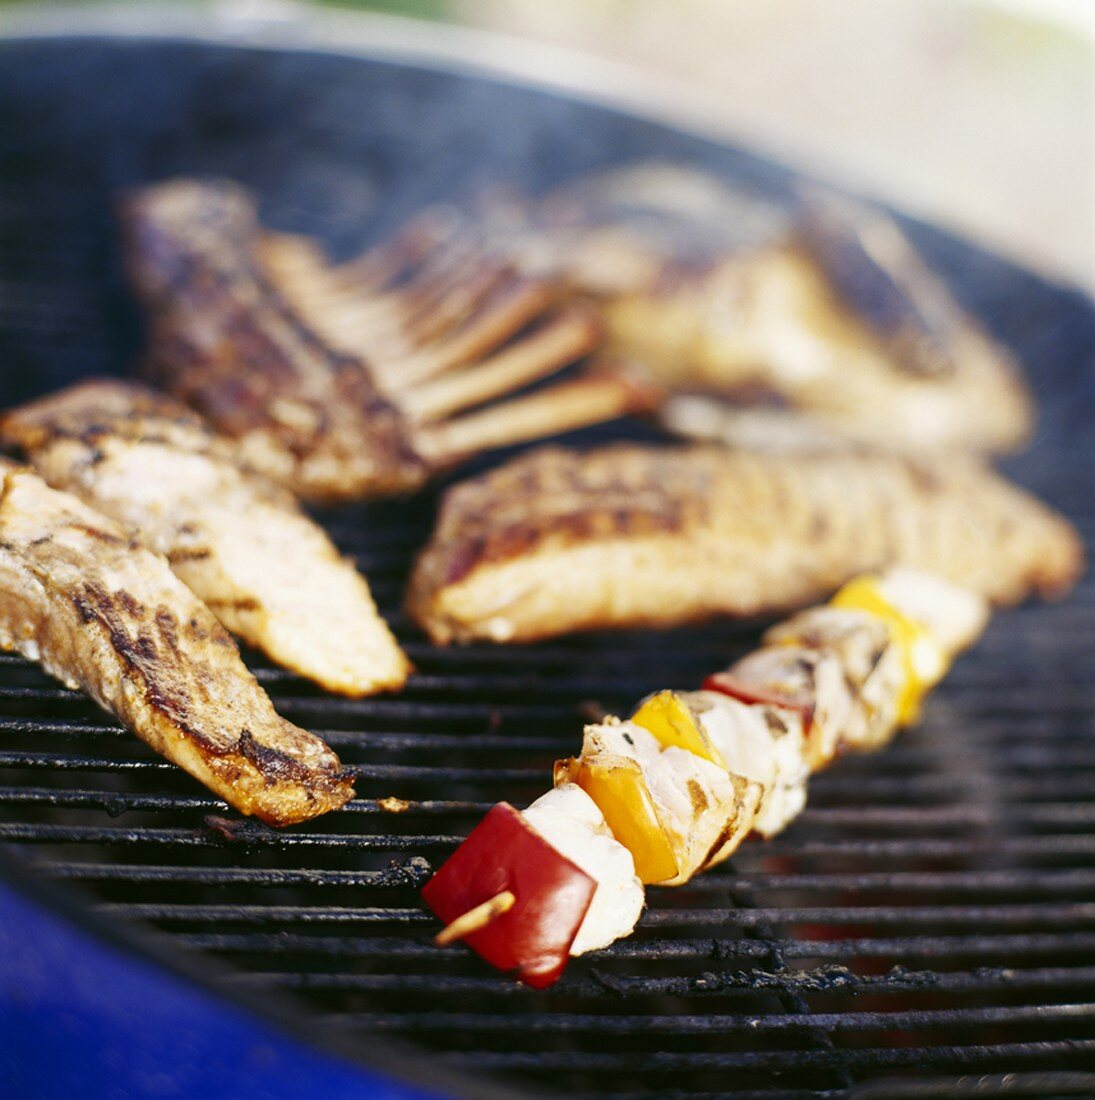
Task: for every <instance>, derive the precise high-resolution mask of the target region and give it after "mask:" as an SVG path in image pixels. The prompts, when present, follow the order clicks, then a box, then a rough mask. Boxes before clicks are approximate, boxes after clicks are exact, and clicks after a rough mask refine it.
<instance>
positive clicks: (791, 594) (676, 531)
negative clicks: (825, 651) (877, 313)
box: [408, 445, 1083, 643]
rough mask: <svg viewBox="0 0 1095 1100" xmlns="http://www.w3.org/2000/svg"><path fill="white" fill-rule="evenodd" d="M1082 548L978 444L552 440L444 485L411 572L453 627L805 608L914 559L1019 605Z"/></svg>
mask: <svg viewBox="0 0 1095 1100" xmlns="http://www.w3.org/2000/svg"><path fill="white" fill-rule="evenodd" d="M1082 562H1083V550H1082V545H1081V543H1080V540H1079V537H1078V535H1077V534H1076V532H1075V531H1074V530H1073V529H1072V527H1071V526H1070V525H1069V523H1068V522H1067V521H1066V520H1064V519H1063V518H1062V517H1060V516H1058V515H1056V514H1055V513H1054V512H1052V511H1051V510H1050V509H1049V508H1047V507H1045V506H1044V505H1043V504H1041V503H1040V502H1039V501H1037V500H1035V499H1034V498H1033V497H1031V496H1030V495H1029V494H1027V493H1025V492H1024V491H1022V490H1021V489H1019V488H1017V487H1015V486H1013V485H1011V484H1009V483H1008V482H1007V481H1005V480H1004V479H1003V478H1001V477H1000V476H998V475H997V474H995V473H994V472H993V471H991V470H990V469H989V468H987V467H986V466H984V465H982V464H980V463H979V462H977V461H975V460H973V459H948V460H947V461H928V460H917V459H913V458H910V457H905V456H901V455H898V454H894V453H888V452H863V453H853V452H848V451H845V452H838V451H833V452H827V453H819V454H814V455H801V454H792V455H778V454H757V453H750V452H743V451H742V452H738V451H730V450H727V449H722V448H714V447H691V448H655V447H643V446H635V445H617V446H612V447H607V448H604V449H601V450H597V451H593V452H590V453H586V454H579V453H577V452H574V451H569V450H563V449H558V448H541V449H539V450H536V451H533V452H530V453H528V454H526V455H523V456H521V457H520V458H518V459H516V460H514V461H512V462H509V463H507V464H505V465H504V466H501V467H499V468H497V469H495V470H492V471H490V472H488V473H486V474H484V475H482V476H480V477H476V478H473V479H472V480H470V481H467V482H464V483H463V484H460V485H457V486H455V487H454V488H453V489H451V490H449V492H448V493H447V494H446V496H445V498H444V501H443V503H442V506H441V511H440V515H439V518H438V522H437V525H436V528H435V530H434V533H433V536H432V538H431V541H430V543H429V545H428V546H427V547H426V548H425V550H424V551H423V553H422V554H421V556H420V558H419V560H418V562H417V565H416V568H415V571H414V574H413V577H412V580H411V584H410V588H409V594H408V607H409V609H410V611H411V614H412V615H413V616H414V618H415V619H416V620H417V621H418V622H419V623H420V624H421V625H422V626H423V628H424V629H425V630H426V631H427V632H428V633H429V635H430V637H431V638H433V639H434V640H435V641H437V642H440V643H447V642H452V641H468V640H471V639H476V638H487V639H492V640H494V641H512V640H522V641H524V640H530V639H536V638H544V637H548V636H551V635H556V634H562V633H565V632H568V631H574V630H586V629H594V628H602V627H638V626H670V625H673V624H677V623H684V622H689V621H692V620H696V619H702V618H707V617H710V616H715V615H742V616H748V615H759V614H766V613H769V612H776V611H783V610H787V609H790V608H797V607H800V606H803V605H805V604H807V603H810V602H811V601H813V600H816V599H817V598H819V597H821V596H824V595H825V594H827V593H829V592H831V591H833V590H834V589H836V588H837V587H838V586H839V585H840V584H842V583H843V582H844V581H846V580H847V579H848V578H849V577H851V576H853V575H854V574H857V573H862V572H866V571H869V570H873V569H878V568H881V567H884V566H889V565H893V564H904V565H909V566H913V567H916V568H919V569H924V570H928V571H932V572H935V573H938V574H939V575H940V576H942V577H944V578H946V579H947V580H950V581H952V582H953V583H955V584H959V585H962V586H964V587H967V588H969V589H971V590H973V591H975V592H978V593H981V594H982V595H984V596H986V597H989V598H991V599H992V600H993V601H994V602H996V603H998V604H1010V603H1014V602H1017V601H1019V600H1022V599H1023V598H1025V597H1026V596H1028V595H1030V594H1032V593H1036V592H1037V593H1042V594H1044V595H1056V594H1060V593H1062V592H1065V591H1066V590H1067V589H1068V588H1069V587H1070V586H1071V585H1072V584H1073V583H1074V582H1075V580H1076V578H1077V576H1078V574H1079V572H1080V570H1081V568H1082Z"/></svg>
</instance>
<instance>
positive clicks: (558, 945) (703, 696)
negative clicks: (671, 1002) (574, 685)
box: [422, 568, 989, 988]
mask: <svg viewBox="0 0 1095 1100" xmlns="http://www.w3.org/2000/svg"><path fill="white" fill-rule="evenodd" d="M988 615H989V605H988V603H987V602H986V601H985V600H984V599H983V598H982V597H981V596H979V595H977V594H976V593H973V592H970V591H968V590H965V589H962V588H959V587H957V586H955V585H952V584H950V583H948V582H946V581H944V580H941V579H940V578H938V577H935V576H933V575H931V574H927V573H921V572H917V571H914V570H910V569H905V568H895V569H891V570H889V571H887V572H885V573H883V574H880V575H861V576H859V577H857V578H854V579H853V580H851V581H850V582H849V583H848V584H846V585H845V586H844V587H843V588H841V589H840V590H839V591H838V592H837V593H836V595H835V596H834V597H833V598H832V599H831V600H830V601H829V603H828V604H825V605H822V606H817V607H814V608H811V609H809V610H806V611H803V612H801V613H799V614H796V615H794V616H793V617H791V618H789V619H787V620H786V621H784V622H781V623H779V624H778V625H776V626H773V627H772V628H771V629H770V630H768V631H767V632H766V634H765V635H764V638H763V640H762V641H763V644H762V646H761V647H760V648H759V649H757V650H755V651H754V652H752V653H750V654H748V655H746V656H745V657H743V658H742V659H741V660H739V661H738V662H736V663H735V664H734V665H732V666H731V667H730V668H729V669H727V670H725V671H722V672H717V673H715V674H713V675H711V676H708V677H707V679H706V680H705V681H704V683H703V687H702V690H700V691H690V692H676V691H661V692H658V693H656V694H655V695H652V696H650V697H649V698H647V699H645V700H644V701H643V702H642V703H640V705H639V706H638V708H637V709H636V710H635V712H634V713H633V714H632V715H631V717H630V718H629V719H627V720H626V721H622V720H620V719H619V718H616V717H608V718H606V719H605V720H604V721H602V722H599V723H597V724H594V725H590V726H587V727H586V729H585V736H584V740H583V743H582V750H581V753H580V754H579V755H578V756H577V757H572V758H570V759H567V760H562V761H559V762H557V763H556V766H555V775H554V780H555V787H554V789H553V790H552V791H550V792H549V793H548V794H546V795H544V796H542V797H541V798H539V799H537V800H536V801H535V802H534V803H533V804H532V805H531V806H530V807H529V808H528V809H527V810H525V811H524V812H523V813H522V812H521V811H518V810H517V809H515V808H514V807H513V806H511V805H509V804H508V803H504V802H503V803H499V804H498V805H496V806H495V807H494V808H493V809H492V810H491V811H490V812H489V813H488V814H487V816H486V818H484V820H483V821H482V822H481V823H480V824H479V825H478V826H477V827H476V828H475V829H474V830H473V831H472V832H471V834H470V835H469V836H468V838H467V840H465V841H464V843H463V844H461V845H460V847H459V848H457V850H456V851H455V853H454V854H453V855H452V856H451V857H450V858H449V859H448V860H447V861H446V862H445V863H444V864H443V865H442V866H441V867H440V868H439V869H438V871H437V873H436V874H435V875H434V877H433V878H432V879H431V880H430V881H429V882H428V883H427V884H426V887H425V888H424V890H423V892H422V896H423V899H424V900H425V902H426V904H427V905H428V906H429V907H430V908H431V909H432V910H433V911H434V913H436V914H437V916H438V917H440V918H441V919H442V920H443V921H445V923H446V928H445V929H444V930H443V931H442V933H440V935H439V936H438V941H437V942H438V943H440V944H446V943H451V942H455V941H456V940H458V939H459V940H463V941H464V942H465V943H467V945H468V946H469V947H471V948H472V949H473V950H474V951H476V952H477V953H478V954H479V955H481V956H482V957H483V958H484V959H486V960H487V961H488V962H490V963H491V964H493V965H494V966H496V967H498V968H499V969H501V970H504V971H507V972H512V973H513V974H514V975H515V976H516V977H517V978H518V979H519V980H520V981H522V982H525V983H526V984H528V985H530V986H533V987H535V988H541V987H544V986H547V985H550V984H552V983H553V982H554V981H556V980H557V979H558V978H559V976H560V975H561V974H562V972H563V969H564V968H565V966H566V963H567V960H568V958H569V957H570V956H575V955H581V954H584V953H585V952H587V951H590V950H595V949H597V948H600V947H604V946H607V945H608V944H609V943H611V942H613V941H614V940H616V939H619V938H621V937H623V936H626V935H629V934H630V933H631V931H632V930H633V929H634V927H635V925H636V923H637V921H638V919H639V916H640V913H641V909H642V904H643V886H645V885H660V886H676V885H681V884H683V883H686V882H688V881H689V879H691V878H692V876H694V875H696V874H698V873H699V872H701V871H704V870H707V869H708V868H710V867H713V866H715V865H716V864H718V863H721V862H722V861H723V860H725V859H727V858H728V857H729V856H730V855H732V854H733V852H734V851H736V850H737V848H738V847H739V846H740V844H741V843H742V841H743V840H744V839H745V838H746V837H747V836H749V835H751V834H757V835H759V836H761V837H764V838H768V837H771V836H773V835H775V834H776V833H778V832H779V831H780V830H782V829H783V828H785V827H786V826H787V825H788V824H789V823H790V822H791V821H792V820H793V819H794V817H795V816H797V814H798V813H799V812H800V811H801V810H802V808H803V806H804V805H805V804H806V788H807V780H808V778H809V776H810V774H811V773H813V772H816V771H819V770H821V769H822V768H825V767H827V766H828V765H829V764H830V763H831V762H832V761H833V760H834V759H836V758H837V757H839V756H841V755H843V754H845V753H849V752H857V751H866V750H871V749H876V748H879V747H881V746H882V745H884V744H885V743H886V742H888V741H889V740H890V739H891V738H892V737H893V736H894V734H895V733H896V732H897V730H898V729H900V728H901V727H903V726H907V725H909V724H911V723H913V722H915V721H916V719H917V716H918V714H919V708H920V704H921V701H922V700H923V698H924V696H925V695H926V694H927V693H928V692H929V691H930V690H931V689H932V688H933V687H934V686H935V685H936V684H937V683H938V682H939V681H940V680H941V679H942V678H943V676H944V675H945V674H946V672H947V670H948V669H949V667H950V665H951V662H952V661H953V660H954V658H955V657H956V656H957V655H958V654H959V653H960V652H962V651H963V650H964V649H966V648H967V647H968V646H970V645H972V644H973V642H974V641H976V639H977V638H978V637H979V636H980V634H981V632H982V631H983V629H984V627H985V625H986V623H987V621H988Z"/></svg>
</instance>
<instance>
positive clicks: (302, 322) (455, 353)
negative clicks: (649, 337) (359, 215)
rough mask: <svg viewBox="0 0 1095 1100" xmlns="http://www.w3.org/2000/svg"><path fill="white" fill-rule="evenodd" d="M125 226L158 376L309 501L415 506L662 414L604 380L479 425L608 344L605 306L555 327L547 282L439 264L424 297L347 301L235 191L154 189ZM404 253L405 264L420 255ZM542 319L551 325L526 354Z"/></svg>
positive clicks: (389, 294)
mask: <svg viewBox="0 0 1095 1100" xmlns="http://www.w3.org/2000/svg"><path fill="white" fill-rule="evenodd" d="M124 225H125V229H126V242H127V255H128V260H129V268H130V272H131V275H132V278H133V281H134V283H135V285H136V287H137V289H138V291H139V292H140V295H141V297H142V298H143V300H144V302H145V304H146V306H147V307H148V311H149V328H150V348H149V356H148V370H149V373H150V377H151V378H152V380H154V381H155V382H156V383H157V384H159V385H160V386H162V387H163V388H165V389H167V390H169V391H170V392H172V393H174V394H175V395H177V396H179V397H181V398H182V399H183V400H185V401H186V402H187V403H188V404H190V405H191V406H193V407H194V408H195V409H197V411H198V412H200V413H202V414H203V415H204V416H205V417H206V418H207V419H208V420H209V421H210V422H211V424H212V425H213V426H214V427H215V428H216V429H217V430H218V431H220V432H222V433H223V434H225V435H227V436H230V437H231V438H233V439H234V440H236V441H237V443H238V444H239V447H240V450H241V454H242V456H243V459H244V460H245V461H246V462H247V463H248V464H249V465H251V466H253V467H255V468H256V469H258V470H261V471H262V472H264V473H266V474H268V475H269V476H271V477H273V478H274V479H275V480H278V481H280V482H282V483H284V484H286V485H287V486H288V487H289V488H291V489H293V490H294V491H295V492H297V493H298V494H299V495H300V496H303V497H305V498H308V499H318V500H331V501H334V500H348V499H355V498H360V497H367V496H376V495H383V494H388V493H397V492H404V491H408V490H410V489H414V488H416V487H417V486H419V485H421V484H422V483H423V482H424V481H425V480H426V478H427V477H428V476H429V475H430V474H431V473H432V472H433V471H434V470H437V469H439V468H444V467H446V466H449V465H452V464H454V463H456V462H459V461H460V460H462V459H463V458H466V457H467V456H468V455H469V454H474V453H476V452H478V451H481V450H484V449H487V448H489V447H496V446H502V445H505V444H508V443H515V442H520V441H523V440H526V439H536V438H540V437H542V436H544V435H549V434H551V433H553V432H556V431H561V430H565V429H568V428H572V427H579V426H582V425H584V424H589V423H594V422H598V421H600V420H604V419H610V418H611V417H614V416H619V415H622V414H623V413H625V412H627V411H630V410H632V409H635V408H639V407H646V406H648V405H649V403H650V396H649V393H648V392H647V391H645V390H643V389H642V388H639V387H636V386H634V385H633V384H630V383H629V382H628V381H627V380H626V379H625V378H623V377H620V376H617V375H614V374H611V373H605V374H602V375H599V376H588V377H585V378H582V379H580V380H578V381H575V382H571V383H569V384H565V385H562V386H558V387H554V388H548V389H547V390H544V391H542V392H540V393H536V394H533V395H532V396H527V397H524V398H519V399H517V400H516V401H514V402H502V403H500V404H496V405H492V406H490V407H488V408H486V409H482V410H479V411H469V410H473V409H474V408H475V407H476V406H479V405H482V404H484V403H485V402H490V401H492V400H493V399H495V398H498V397H501V396H503V395H506V394H509V393H512V392H513V391H515V390H517V389H519V388H521V387H523V386H526V385H528V384H529V383H532V382H534V381H537V380H538V379H541V378H544V377H545V376H547V375H550V374H552V373H554V372H555V371H557V370H559V369H561V368H562V367H564V366H566V365H567V364H569V363H571V362H573V361H575V360H576V359H578V358H580V357H581V356H583V355H584V354H586V353H587V352H588V351H590V350H591V349H592V347H593V346H594V344H595V343H596V342H597V340H598V336H599V323H598V321H597V319H596V317H595V315H594V314H593V313H592V312H591V311H590V310H589V309H588V308H583V307H580V306H576V305H572V306H568V307H565V308H563V309H559V310H554V311H548V312H544V306H545V305H546V303H547V300H548V298H549V297H550V298H554V295H548V294H547V291H546V288H545V287H544V286H543V285H542V284H537V285H536V286H532V285H531V284H530V283H529V281H528V280H519V281H518V282H519V285H516V284H515V285H511V286H509V287H508V290H507V289H506V288H504V287H503V288H500V287H498V286H493V287H492V288H488V292H487V293H486V299H489V300H484V296H483V295H478V296H477V294H476V293H469V289H468V281H469V280H470V279H473V278H474V277H475V273H476V272H477V271H478V270H479V268H481V267H482V266H483V265H485V264H488V258H487V257H486V256H484V255H483V254H481V253H480V254H475V255H470V256H463V257H460V256H457V257H456V258H453V257H451V256H448V257H446V256H442V257H441V258H440V259H437V260H432V259H428V260H426V261H425V271H424V272H423V273H422V274H421V277H420V279H419V280H418V281H417V282H415V281H414V280H412V281H411V282H410V283H408V284H407V285H405V286H403V285H401V286H399V287H396V288H395V289H390V290H389V289H388V288H387V287H386V286H384V285H383V284H382V285H381V288H380V289H379V290H376V289H373V290H372V291H370V290H369V285H368V284H369V279H368V278H365V279H364V282H365V289H364V290H363V289H362V288H361V286H360V285H357V284H355V283H354V280H353V279H350V280H349V289H348V290H347V289H346V287H345V284H346V282H347V280H346V279H345V272H338V271H335V272H333V273H328V272H327V269H326V266H325V265H324V263H323V262H322V260H321V259H320V258H317V256H316V255H315V250H314V249H311V250H308V249H302V248H301V247H300V242H299V241H294V239H292V238H289V239H288V241H287V240H286V238H284V237H281V238H279V237H276V236H275V237H271V238H270V239H267V238H265V237H264V235H263V230H262V228H261V226H260V225H259V222H258V218H257V213H256V210H255V204H254V201H253V200H252V199H251V197H250V196H249V195H248V194H247V192H246V191H244V190H243V189H242V188H240V187H238V186H236V185H233V184H230V183H208V182H197V181H188V180H177V181H172V182H168V183H164V184H160V185H157V186H153V187H149V188H146V189H144V190H142V191H139V192H137V193H136V194H134V195H133V196H132V197H131V198H130V199H129V200H128V201H127V203H126V204H125V208H124ZM396 251H398V252H399V253H400V257H401V259H400V263H401V264H402V262H403V260H405V259H406V258H407V257H406V254H407V253H408V252H410V253H413V252H414V249H410V248H409V246H408V247H407V248H403V249H402V250H396ZM426 251H427V253H429V249H428V248H427V249H426ZM286 253H290V254H292V255H295V256H296V257H297V258H298V260H299V257H300V256H301V255H302V254H303V255H304V260H303V263H300V262H298V263H296V265H295V266H294V263H293V262H291V260H290V261H287V260H286V258H285V257H286ZM412 259H413V256H412ZM386 262H390V257H388V260H387V261H386ZM491 263H493V265H494V267H495V268H496V267H497V261H491ZM374 266H375V265H374ZM439 269H440V270H439ZM355 270H356V272H357V274H358V275H360V273H361V271H362V270H365V271H366V272H367V271H368V264H361V265H358V267H357V268H356V269H355ZM492 270H493V268H492ZM498 278H499V279H500V280H501V281H502V282H506V280H507V278H508V279H509V281H510V283H513V282H514V279H515V278H516V277H515V276H512V275H510V276H507V275H506V273H505V272H504V271H502V272H499V273H498ZM495 281H496V282H497V281H498V280H497V279H496V280H495ZM454 296H455V297H456V298H458V299H459V301H456V302H454V301H453V300H452V299H453V297H454ZM347 299H348V300H347ZM537 310H539V311H540V313H541V314H543V316H542V318H541V320H540V322H539V324H538V326H537V327H535V328H533V330H532V331H531V332H530V333H529V334H528V335H527V336H523V337H521V338H519V339H516V340H513V341H509V337H510V336H512V335H513V333H514V332H515V331H516V329H517V328H519V327H522V325H523V324H524V322H525V321H527V320H528V318H529V317H531V316H533V315H535V314H536V311H537ZM308 318H310V319H311V320H312V322H313V323H316V322H319V321H323V324H322V325H319V328H320V329H323V330H325V331H326V332H327V338H323V337H321V336H320V335H318V334H317V329H316V328H314V327H313V326H312V325H310V324H309V323H308V320H307V319H308ZM339 326H341V328H340V329H339V334H338V339H337V340H334V341H332V340H331V338H330V336H331V329H332V328H336V327H339ZM471 330H474V331H471ZM350 347H352V348H353V351H352V353H351V352H349V351H347V350H345V349H347V348H350ZM364 353H369V357H368V362H366V359H365V358H363V354H364ZM511 408H512V409H513V410H514V415H513V416H512V417H511V416H510V415H509V413H510V410H511ZM461 414H463V415H461ZM511 422H512V423H511Z"/></svg>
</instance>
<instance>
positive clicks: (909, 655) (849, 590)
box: [829, 576, 947, 726]
mask: <svg viewBox="0 0 1095 1100" xmlns="http://www.w3.org/2000/svg"><path fill="white" fill-rule="evenodd" d="M829 602H830V605H831V606H832V607H843V608H848V609H851V610H855V611H866V612H867V613H868V614H870V615H874V616H876V617H877V618H879V619H881V620H882V621H883V622H884V623H885V624H886V625H887V627H889V630H890V636H891V637H892V638H893V639H894V641H895V642H896V643H897V644H898V645H899V646H900V647H901V656H902V660H903V662H904V665H905V684H904V687H903V689H902V692H901V698H900V699H899V700H898V704H897V720H898V722H899V723H900V724H901V725H903V726H907V725H909V724H910V723H912V722H915V721H916V719H917V718H918V717H919V715H920V704H921V703H922V702H923V699H924V696H925V695H926V694H927V693H928V691H929V690H930V689H931V688H932V687H933V686H934V685H935V684H937V683H938V682H939V680H940V679H941V678H942V676H943V673H944V672H945V671H946V668H947V657H946V654H945V653H944V652H943V650H942V648H941V647H940V645H939V643H938V642H936V640H935V638H934V637H933V636H932V634H931V632H930V631H929V630H928V629H927V628H926V627H925V626H924V625H923V624H921V623H918V622H917V621H916V620H915V619H910V618H909V617H908V616H907V615H905V614H903V613H902V612H900V611H899V610H898V609H897V608H896V607H894V605H893V604H892V603H890V601H889V600H887V599H886V597H885V596H884V595H883V594H882V590H881V589H880V588H879V584H878V578H877V577H871V576H862V577H856V578H855V579H854V580H851V581H849V582H848V583H847V584H846V585H845V586H844V587H843V588H842V589H841V590H840V591H839V592H837V594H836V595H835V596H834V597H833V598H832V600H830V601H829Z"/></svg>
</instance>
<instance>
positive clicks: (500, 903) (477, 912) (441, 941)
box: [433, 890, 517, 947]
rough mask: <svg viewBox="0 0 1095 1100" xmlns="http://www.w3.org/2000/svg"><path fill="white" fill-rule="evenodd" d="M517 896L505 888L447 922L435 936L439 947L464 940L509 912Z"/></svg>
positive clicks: (435, 941)
mask: <svg viewBox="0 0 1095 1100" xmlns="http://www.w3.org/2000/svg"><path fill="white" fill-rule="evenodd" d="M516 901H517V898H516V897H515V896H514V894H513V891H512V890H503V891H502V892H501V893H500V894H495V895H494V897H492V898H487V900H486V901H485V902H483V904H482V905H477V906H476V907H475V908H474V909H469V910H468V911H467V912H466V913H462V914H461V915H460V916H459V917H457V918H456V920H454V921H451V922H450V923H448V924H446V925H445V927H444V928H442V929H441V931H440V932H438V933H437V935H436V936H434V938H433V942H434V943H435V944H437V946H438V947H448V946H449V944H450V943H455V942H456V941H457V940H462V939H464V938H465V937H466V936H470V935H471V934H472V933H473V932H478V931H479V929H480V928H486V926H487V925H488V924H490V922H491V921H493V920H497V918H498V917H500V916H501V915H502V914H503V913H508V912H509V911H510V910H511V909H512V908H513V906H514V903H515V902H516Z"/></svg>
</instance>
